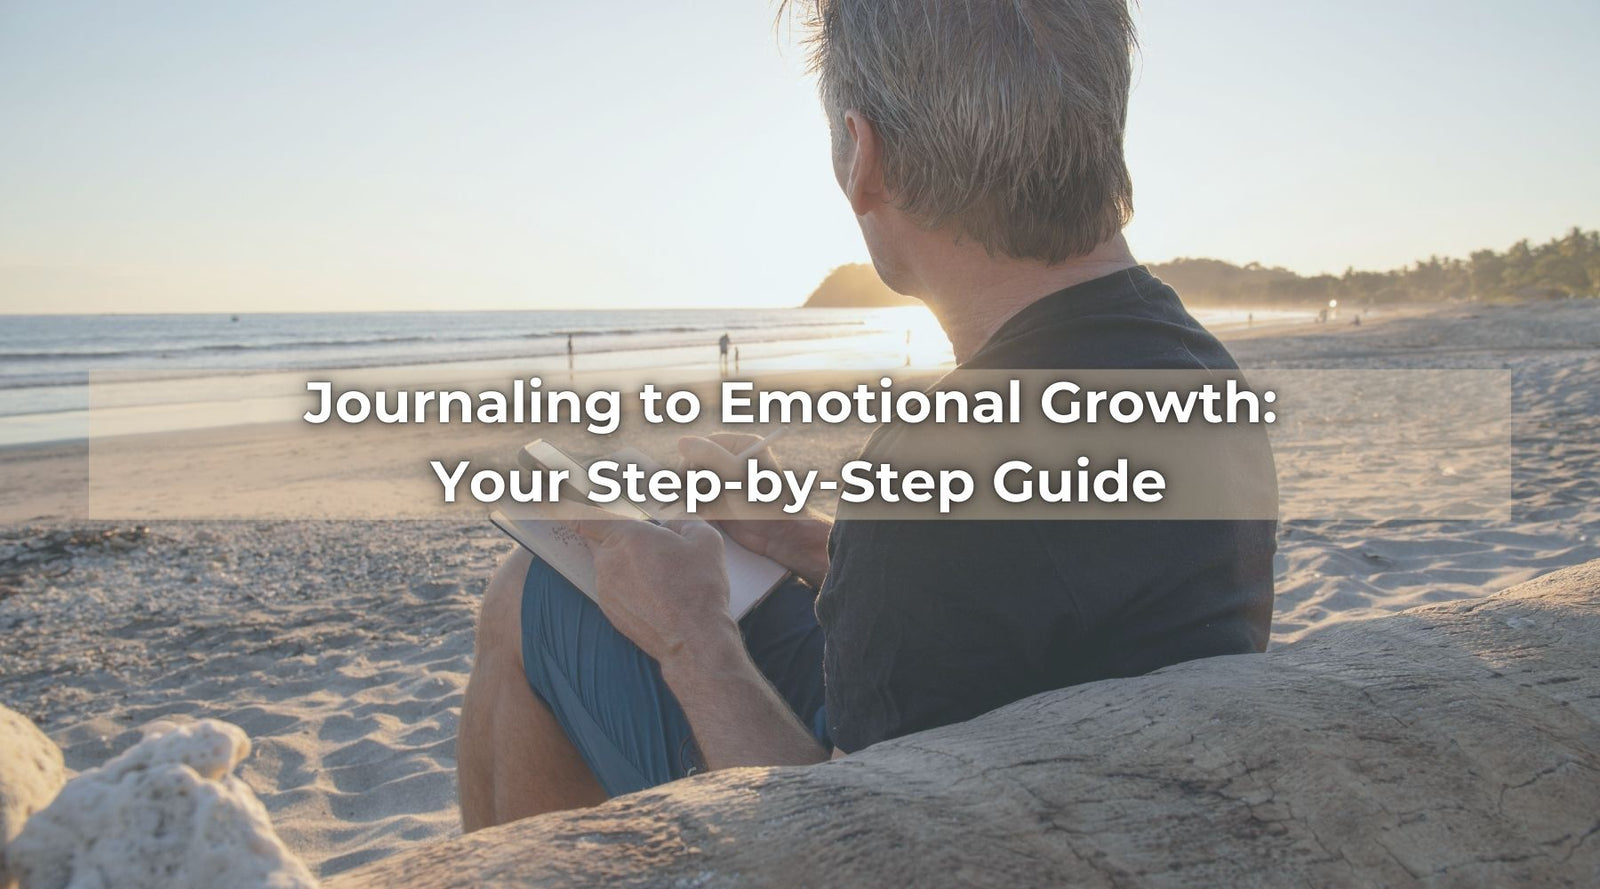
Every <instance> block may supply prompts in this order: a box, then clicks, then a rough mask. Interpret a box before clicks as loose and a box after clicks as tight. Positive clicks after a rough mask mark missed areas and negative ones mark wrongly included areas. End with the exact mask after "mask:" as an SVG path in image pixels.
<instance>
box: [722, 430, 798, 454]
mask: <svg viewBox="0 0 1600 889" xmlns="http://www.w3.org/2000/svg"><path fill="white" fill-rule="evenodd" d="M788 431H789V427H787V426H779V427H778V428H777V429H774V430H772V434H770V435H768V436H766V437H765V438H762V439H761V440H760V441H758V442H754V443H752V444H751V445H750V447H748V448H745V449H744V450H742V451H740V452H739V453H737V454H734V455H733V458H734V459H735V460H740V461H744V460H748V459H750V458H751V457H754V456H755V455H757V454H759V453H761V452H762V451H763V450H765V449H766V447H767V445H770V444H772V443H773V442H774V441H777V440H778V437H779V436H781V435H783V434H784V433H785V432H788Z"/></svg>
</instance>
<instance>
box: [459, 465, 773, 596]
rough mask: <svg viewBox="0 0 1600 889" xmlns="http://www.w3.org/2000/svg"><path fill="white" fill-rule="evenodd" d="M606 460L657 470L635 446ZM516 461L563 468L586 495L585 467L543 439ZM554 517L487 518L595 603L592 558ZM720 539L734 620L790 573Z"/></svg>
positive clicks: (650, 514) (526, 513)
mask: <svg viewBox="0 0 1600 889" xmlns="http://www.w3.org/2000/svg"><path fill="white" fill-rule="evenodd" d="M607 459H610V460H615V461H617V462H619V463H624V464H626V463H633V464H636V465H638V466H639V468H640V469H643V470H644V471H646V472H652V471H654V470H656V469H658V468H660V467H659V464H656V463H655V462H654V461H652V460H651V459H650V458H649V457H647V456H645V455H644V454H642V453H640V452H639V451H637V450H635V449H633V448H623V449H622V450H620V451H617V452H615V453H612V454H609V455H607ZM517 461H518V462H519V463H521V464H522V466H523V467H524V468H526V469H536V470H545V469H565V470H566V471H567V472H568V473H569V475H568V476H567V484H568V485H570V486H571V487H572V488H573V489H574V490H576V491H577V492H578V493H579V494H580V495H587V494H588V492H589V489H590V488H589V483H588V474H587V471H586V470H585V469H584V467H583V465H582V464H580V463H578V461H576V460H574V459H572V458H571V457H570V456H568V455H567V454H566V453H565V452H563V451H562V450H561V449H560V448H557V447H556V446H555V445H553V444H550V443H549V442H547V441H545V440H544V439H538V440H536V441H531V442H529V443H528V444H526V445H523V447H522V450H521V451H520V452H519V453H518V454H517ZM582 502H584V503H586V504H588V505H591V506H594V507H596V508H599V509H604V510H606V511H607V512H612V513H615V514H616V515H618V516H620V517H622V518H629V519H636V520H639V521H649V520H651V519H657V520H659V519H666V518H673V517H674V516H673V515H671V514H668V513H666V512H664V511H660V510H654V511H652V510H649V509H646V508H641V507H639V506H635V505H634V504H631V503H627V502H624V501H621V500H619V501H617V502H615V503H609V504H599V503H590V502H589V501H587V500H584V501H582ZM553 516H554V513H553V512H552V507H551V506H550V505H549V504H546V503H511V504H507V505H504V506H502V507H500V508H498V509H495V510H493V511H491V512H490V513H489V520H490V521H491V522H494V523H495V525H496V526H497V527H499V528H500V530H502V531H504V532H506V533H507V534H509V535H511V537H512V539H513V540H515V541H517V542H518V543H520V544H522V545H523V546H524V547H526V548H527V549H528V551H529V552H532V553H533V554H534V555H536V556H538V557H539V558H541V559H543V560H544V561H545V562H546V564H548V565H549V566H550V567H552V568H554V569H556V571H558V572H560V574H561V576H562V577H565V578H566V579H567V580H569V581H571V582H572V585H573V586H575V587H577V588H578V589H580V590H582V591H583V592H584V594H585V595H587V596H588V597H589V598H591V599H593V598H594V596H595V582H594V556H593V554H592V553H590V552H589V545H588V543H586V542H585V541H584V540H583V538H581V537H579V536H578V535H577V534H576V533H574V532H573V531H571V530H570V529H568V528H567V526H566V525H563V524H562V523H561V522H560V521H559V520H557V519H555V518H554V517H553ZM722 539H723V558H724V560H725V561H726V563H727V569H728V612H729V613H730V614H732V615H733V617H734V619H736V620H737V619H738V618H741V617H744V616H745V614H746V613H748V612H749V611H750V609H752V608H754V607H756V605H757V604H758V603H760V602H761V600H762V599H764V598H766V596H767V594H768V593H770V592H772V591H773V590H774V589H775V588H777V586H778V585H779V584H781V583H783V581H784V579H785V578H787V577H788V576H789V570H788V569H787V568H784V567H783V566H782V565H779V564H778V563H777V562H774V561H772V560H771V559H769V558H767V557H766V556H761V555H757V554H755V553H753V552H751V551H750V550H748V549H745V548H744V547H743V546H741V545H739V543H738V542H736V541H735V540H733V538H731V537H729V536H728V535H727V534H723V535H722Z"/></svg>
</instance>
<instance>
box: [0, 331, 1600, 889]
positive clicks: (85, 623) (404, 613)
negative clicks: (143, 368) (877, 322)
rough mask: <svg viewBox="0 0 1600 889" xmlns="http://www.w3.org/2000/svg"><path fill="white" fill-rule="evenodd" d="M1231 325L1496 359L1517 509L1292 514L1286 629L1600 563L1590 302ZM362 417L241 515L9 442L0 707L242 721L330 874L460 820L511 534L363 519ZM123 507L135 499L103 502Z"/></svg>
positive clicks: (104, 736) (69, 746) (1381, 355)
mask: <svg viewBox="0 0 1600 889" xmlns="http://www.w3.org/2000/svg"><path fill="white" fill-rule="evenodd" d="M1222 335H1223V338H1224V340H1225V342H1227V344H1228V345H1229V347H1230V349H1231V350H1232V351H1233V352H1234V354H1235V356H1236V357H1237V358H1238V359H1239V361H1240V363H1241V365H1243V366H1244V367H1245V368H1246V370H1247V371H1249V370H1253V369H1257V368H1259V369H1266V370H1270V369H1284V370H1296V371H1347V370H1362V369H1367V370H1374V369H1394V370H1402V369H1415V370H1421V369H1473V370H1494V371H1503V372H1505V373H1506V374H1507V375H1508V376H1509V379H1510V398H1511V408H1512V410H1511V416H1510V436H1511V439H1510V456H1511V465H1510V467H1509V473H1510V476H1509V477H1510V496H1509V503H1508V510H1507V512H1506V514H1505V515H1496V516H1494V517H1492V518H1486V519H1478V520H1471V519H1459V518H1457V519H1450V520H1424V519H1405V520H1400V519H1396V520H1386V521H1364V520H1360V519H1356V518H1348V519H1330V518H1327V517H1326V516H1319V517H1316V518H1312V519H1307V518H1303V517H1299V516H1297V515H1295V514H1294V512H1293V511H1286V512H1285V514H1284V517H1283V522H1282V525H1281V527H1280V531H1279V540H1278V556H1277V559H1276V577H1277V608H1276V613H1275V619H1274V626H1273V644H1275V645H1281V644H1284V643H1287V642H1290V641H1294V640H1296V639H1299V638H1302V637H1304V636H1306V635H1307V634H1310V633H1314V632H1316V631H1318V630H1319V629H1322V628H1327V627H1331V626H1335V625H1338V624H1341V623H1345V622H1348V621H1353V620H1360V619H1362V618H1366V617H1371V616H1375V615H1381V614H1387V613H1392V612H1396V611H1401V610H1404V609H1406V608H1410V607H1413V606H1416V605H1419V604H1424V603H1429V602H1437V601H1445V600H1454V599H1466V598H1476V597H1482V596H1486V595H1488V594H1490V593H1493V592H1496V591H1498V590H1501V589H1504V588H1506V587H1509V586H1511V585H1513V584H1516V583H1518V582H1521V581H1523V580H1527V579H1529V578H1531V577H1533V576H1535V575H1537V574H1541V573H1544V572H1547V571H1550V570H1553V569H1556V568H1560V567H1564V566H1568V565H1573V564H1578V563H1581V562H1584V561H1587V560H1590V559H1595V558H1600V539H1597V535H1600V386H1597V385H1596V384H1595V381H1596V380H1600V305H1596V303H1595V301H1593V300H1590V301H1552V302H1531V303H1524V304H1516V305H1479V304H1454V305H1449V306H1442V307H1428V308H1419V309H1414V310H1406V311H1394V312H1388V313H1385V314H1383V315H1379V316H1374V317H1372V318H1370V319H1365V323H1363V324H1361V325H1360V326H1354V325H1352V324H1351V323H1350V319H1349V318H1344V319H1338V320H1336V321H1335V322H1334V323H1330V324H1325V325H1310V324H1284V325H1278V326H1270V327H1269V326H1265V325H1262V326H1259V327H1253V328H1243V327H1238V326H1232V327H1229V328H1227V329H1225V330H1224V331H1223V332H1222ZM786 357H792V356H786ZM775 360H776V359H775ZM817 372H820V371H817ZM1366 422H1368V423H1370V424H1372V425H1373V426H1374V427H1376V426H1380V425H1382V424H1384V422H1385V418H1384V417H1383V416H1381V415H1378V416H1372V417H1368V418H1367V419H1366ZM867 431H868V430H866V429H862V428H859V427H853V426H852V427H842V428H839V429H833V430H826V431H823V430H815V429H807V430H800V431H797V432H796V433H794V434H792V435H790V436H788V437H787V438H786V439H785V440H784V441H783V442H782V443H781V446H780V447H779V448H778V450H779V452H780V453H781V454H784V455H786V456H787V458H788V459H790V460H792V461H794V462H795V463H801V464H804V463H812V464H817V463H825V462H828V461H836V460H837V459H838V457H839V455H841V454H850V453H853V452H854V450H855V449H857V448H859V446H860V444H861V442H862V440H863V439H864V437H865V435H866V433H867ZM516 433H517V430H514V429H511V430H500V431H497V432H496V433H495V434H494V436H492V437H489V438H484V439H479V438H474V437H473V436H474V435H475V432H474V431H472V430H465V431H462V430H456V431H453V432H451V435H452V436H453V437H451V438H449V439H448V440H443V441H440V442H438V444H440V446H447V447H449V448H455V449H458V450H459V451H460V452H462V453H466V452H469V451H474V450H475V451H476V452H479V453H482V454H483V455H485V456H484V459H492V457H491V456H490V455H496V454H498V455H502V456H503V455H505V454H506V453H508V452H509V450H511V449H513V448H514V447H515V445H516V443H517V441H516V438H515V435H516ZM1350 433H1351V434H1352V435H1356V436H1359V435H1360V434H1361V430H1360V429H1359V428H1357V429H1353V430H1350ZM292 434H293V433H291V432H289V431H283V432H281V433H277V432H272V431H270V430H266V429H263V428H261V427H243V426H227V425H222V426H216V427H212V428H205V429H196V430H189V431H186V432H185V433H184V434H182V435H177V436H175V435H172V434H170V433H169V434H166V435H165V436H161V435H151V436H129V437H127V438H124V439H113V440H112V441H111V442H110V443H109V445H108V444H107V443H102V442H98V441H97V442H96V445H95V448H96V449H101V448H106V451H105V452H104V453H103V455H102V456H105V457H107V458H108V459H109V458H111V457H115V458H117V459H121V460H126V461H129V464H130V465H140V466H144V467H147V471H148V472H149V473H150V474H151V475H152V476H154V477H157V478H161V477H164V476H163V473H165V474H167V475H168V476H170V477H171V478H173V479H178V478H191V477H192V474H193V473H194V472H196V471H198V470H197V467H196V466H195V464H196V462H199V461H212V462H215V463H218V464H224V463H228V462H229V461H225V460H223V459H222V458H221V457H219V456H218V455H231V460H232V461H233V463H232V465H235V466H244V467H248V466H250V465H252V464H253V463H254V462H255V461H257V460H260V459H264V456H263V455H266V454H269V453H283V452H285V451H287V450H291V449H292V448H293V446H294V444H293V439H292V437H291V436H292ZM373 434H374V433H370V432H365V431H363V432H361V433H359V434H358V433H353V435H355V436H356V437H353V438H352V439H351V440H350V446H349V447H348V448H345V449H343V453H344V456H343V458H342V459H338V460H332V459H329V460H318V461H313V463H314V465H308V466H306V467H305V469H304V471H303V473H302V474H301V475H300V476H299V477H297V478H296V479H294V480H293V483H292V484H286V483H285V481H284V480H283V479H281V478H276V477H274V478H271V479H267V480H263V481H262V482H261V483H260V485H259V487H255V488H252V487H250V486H249V483H248V479H246V480H245V482H242V483H241V484H243V485H244V487H243V488H242V489H241V490H243V491H244V494H243V495H242V496H246V497H248V498H249V499H250V500H251V502H252V504H253V505H254V507H255V508H256V510H257V511H256V512H255V513H253V515H254V516H255V517H253V518H248V519H239V518H233V519H218V518H213V519H205V520H186V521H176V520H171V519H168V518H165V517H164V515H166V514H174V515H175V514H197V513H205V512H206V510H207V509H213V510H214V511H215V513H216V514H222V515H227V514H233V515H238V514H239V513H237V512H236V511H233V512H230V510H231V509H232V507H231V506H230V505H229V504H221V505H218V504H217V503H212V504H210V505H209V506H208V504H207V503H206V502H202V501H199V500H196V499H194V497H193V496H192V495H191V496H188V497H187V499H186V496H185V495H182V494H181V493H174V494H173V497H174V500H173V502H172V503H170V504H165V505H164V507H163V505H162V504H142V505H141V504H115V503H112V504H110V505H108V504H107V501H105V500H103V499H102V500H101V501H100V505H99V506H98V507H97V508H95V509H91V508H89V506H88V504H87V501H88V500H89V499H90V495H91V493H92V486H91V485H90V484H89V481H88V475H89V472H88V469H87V464H88V462H89V456H90V455H89V451H90V449H89V447H88V446H87V445H84V444H82V443H72V442H56V443H36V444H26V445H17V446H13V447H8V448H4V449H0V634H3V638H4V640H5V641H4V644H3V646H0V703H4V704H5V705H7V706H10V707H12V708H14V709H16V710H17V711H19V712H21V713H22V714H24V715H26V716H28V717H30V718H31V719H33V720H34V721H35V722H36V723H37V724H38V725H39V726H40V727H41V728H42V729H43V730H44V731H45V732H46V733H47V734H48V735H50V737H51V738H52V739H54V740H55V741H56V742H57V743H58V744H59V745H60V746H61V747H62V748H63V750H64V751H65V754H66V757H67V764H68V766H69V767H72V768H76V769H83V768H88V767H92V766H95V765H98V764H99V763H100V762H102V761H103V760H104V759H106V758H107V757H108V756H110V755H113V754H115V753H116V752H119V751H121V750H123V749H125V748H127V747H128V746H129V745H130V744H132V743H133V742H134V741H135V740H137V738H138V736H139V735H138V727H139V726H140V725H142V724H144V723H146V722H148V721H150V720H154V719H158V718H168V717H174V716H176V717H188V718H203V717H213V718H219V719H224V720H227V721H229V722H232V723H235V724H237V725H239V726H240V727H242V728H243V729H244V730H245V731H246V732H247V733H248V734H249V735H250V737H251V739H252V741H253V743H254V752H253V754H252V755H251V757H250V758H249V759H248V760H247V761H246V762H245V764H244V766H243V767H242V771H241V775H242V777H243V778H244V780H245V781H246V782H247V783H248V784H250V786H251V787H252V788H253V789H254V790H255V791H256V792H257V793H258V794H259V795H260V797H261V799H262V801H263V802H264V803H265V805H266V807H267V809H268V811H269V812H270V813H271V815H272V818H273V821H274V823H275V825H276V827H277V830H278V832H279V834H280V835H281V836H282V837H283V839H284V840H285V842H286V843H287V844H288V845H289V846H290V847H291V848H292V849H294V850H295V851H296V852H298V853H299V854H300V855H301V856H302V857H304V858H305V859H306V861H307V863H308V864H310V865H311V867H312V868H313V870H314V871H315V872H316V873H317V874H318V875H319V876H323V877H326V876H330V875H333V874H336V873H340V872H342V871H345V870H347V869H349V868H351V867H354V866H357V865H359V864H362V863H365V862H368V861H372V860H376V859H378V858H382V857H384V856H386V855H389V854H391V853H393V852H395V851H397V850H400V849H403V848H406V847H409V846H411V845H414V844H416V843H420V842H423V841H426V840H430V839H435V838H440V837H445V836H450V835H453V834H455V833H458V832H459V820H458V816H457V813H456V809H455V776H454V771H455V753H454V750H455V731H456V717H457V713H458V710H459V705H460V700H461V691H462V688H463V687H464V685H465V682H466V678H467V673H468V670H469V668H470V665H471V657H472V638H473V621H474V619H475V613H476V606H477V602H478V600H479V597H480V595H481V593H482V590H483V586H484V583H485V580H486V578H487V577H488V575H489V573H490V571H491V570H492V569H493V567H494V565H495V563H496V562H497V560H498V559H499V558H500V557H501V556H502V555H503V554H504V553H505V552H507V551H508V549H509V544H508V543H507V541H506V540H505V538H504V537H503V536H502V535H501V534H500V533H499V532H498V531H496V530H495V529H494V528H493V527H491V526H490V525H488V524H487V523H486V522H484V521H483V520H482V519H481V517H480V516H478V515H476V514H470V513H469V512H467V511H464V510H463V511H460V512H456V513H450V514H440V513H436V512H434V511H427V510H423V511H418V512H416V514H414V515H409V517H407V518H405V519H403V520H401V519H392V518H391V519H378V518H371V517H352V516H351V510H350V508H349V504H350V501H351V500H352V499H361V498H364V497H368V496H369V495H370V500H369V501H368V502H365V503H364V507H365V511H366V513H367V514H368V515H383V514H390V513H392V514H408V511H407V509H406V507H407V506H408V504H407V503H406V502H405V501H404V500H403V499H396V500H395V501H394V502H393V503H388V502H387V501H385V500H384V499H383V498H384V497H391V498H398V497H399V496H400V495H396V494H394V493H393V489H392V488H390V487H386V482H387V481H388V480H391V479H392V478H393V477H395V476H396V475H399V474H404V473H408V472H409V473H415V474H419V475H420V474H421V473H422V472H423V471H424V470H423V469H422V467H420V466H417V465H416V464H415V462H414V461H413V460H411V459H410V457H408V456H405V455H400V454H394V453H389V452H386V451H385V450H383V449H382V448H379V447H377V446H376V445H375V443H374V442H375V440H374V442H369V441H367V440H366V439H365V438H362V437H360V436H362V435H373ZM662 434H663V435H665V433H662ZM654 444H656V445H657V446H658V447H661V446H666V445H667V444H669V443H667V442H665V441H664V440H663V441H657V442H654ZM369 445H370V446H369ZM647 449H648V448H647ZM214 468H221V467H220V466H219V467H214ZM1282 468H1283V467H1280V470H1282ZM1336 477H1337V473H1329V474H1327V475H1326V477H1325V479H1324V480H1322V481H1319V478H1322V477H1320V476H1307V477H1306V478H1305V479H1302V480H1301V481H1300V482H1299V484H1300V485H1301V486H1302V487H1307V486H1309V487H1315V486H1316V485H1318V484H1326V485H1330V486H1331V485H1334V484H1336V483H1337V481H1336ZM170 487H173V488H174V489H176V487H177V486H175V485H174V486H170ZM386 492H387V493H386ZM1310 493H1311V495H1315V494H1316V493H1317V492H1316V491H1314V490H1313V491H1311V492H1310ZM1406 495H1407V496H1408V497H1410V498H1412V499H1415V500H1418V501H1422V502H1423V505H1424V506H1426V501H1427V500H1428V499H1429V498H1435V497H1437V498H1444V497H1448V496H1450V494H1449V492H1448V491H1447V490H1445V489H1443V488H1440V489H1437V491H1436V490H1435V489H1434V488H1432V487H1429V486H1421V487H1420V488H1419V489H1417V490H1410V491H1407V492H1406ZM1296 502H1308V501H1305V500H1301V501H1296ZM274 503H277V504H280V505H281V509H274V508H273V504H274ZM144 507H148V508H150V509H151V510H152V511H151V513H150V517H149V518H147V519H146V518H139V517H138V513H139V510H140V509H141V508H144ZM158 507H160V508H158ZM112 513H118V514H127V515H131V516H133V517H132V518H127V519H121V518H119V519H101V518H96V517H95V516H96V515H100V514H104V515H110V514H112Z"/></svg>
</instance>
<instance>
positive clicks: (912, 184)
mask: <svg viewBox="0 0 1600 889" xmlns="http://www.w3.org/2000/svg"><path fill="white" fill-rule="evenodd" d="M794 2H795V3H796V7H797V9H798V12H799V18H800V20H801V21H802V22H803V23H804V24H805V25H806V26H808V27H809V29H810V31H811V33H810V36H809V39H808V43H809V45H810V49H811V68H812V70H813V71H814V72H815V73H816V74H817V75H818V80H819V82H820V87H821V91H822V102H823V106H824V108H825V109H826V110H827V112H828V116H829V118H830V122H831V124H832V126H833V127H834V132H835V139H836V145H837V144H839V143H840V142H841V141H842V139H843V136H842V135H841V133H840V130H841V129H842V127H843V120H844V113H845V111H847V110H850V109H854V110H856V111H858V112H860V113H861V114H862V115H863V116H865V117H866V118H867V120H869V121H871V122H872V125H873V127H874V128H875V130H876V131H877V133H878V135H879V138H880V140H881V141H882V144H883V175H884V184H885V186H886V187H887V188H888V189H889V191H890V193H891V194H892V195H893V196H894V199H895V202H896V204H897V206H899V207H900V209H902V210H903V211H905V212H906V213H907V214H908V215H910V216H911V217H912V218H913V219H916V220H918V221H919V222H920V223H922V224H923V225H925V226H927V227H929V228H936V227H940V226H946V225H949V226H952V227H954V228H956V229H958V230H959V231H961V232H962V233H963V234H964V235H965V236H967V237H970V238H972V239H973V240H975V241H977V242H978V243H980V244H982V245H983V246H984V247H985V248H986V249H988V250H989V252H990V253H1002V254H1005V255H1008V256H1013V257H1017V258H1023V259H1038V260H1043V261H1045V262H1049V263H1055V262H1060V261H1062V260H1064V259H1068V258H1070V257H1073V256H1081V255H1083V254H1086V253H1088V252H1090V251H1091V250H1093V249H1094V248H1095V247H1096V246H1097V245H1099V244H1101V243H1103V242H1104V241H1106V240H1109V239H1110V238H1112V237H1113V236H1115V235H1116V234H1117V233H1118V232H1119V231H1121V230H1122V228H1123V227H1124V226H1125V225H1127V223H1128V220H1129V218H1130V217H1131V216H1132V214H1133V183H1132V181H1131V179H1130V177H1129V175H1128V167H1127V162H1126V161H1125V159H1124V158H1123V150H1122V140H1123V131H1124V129H1125V127H1126V123H1127V114H1128V90H1129V88H1130V85H1131V81H1132V78H1133V59H1132V55H1133V50H1134V48H1135V46H1136V43H1137V40H1136V37H1135V35H1134V27H1133V20H1132V16H1131V15H1130V14H1129V11H1128V4H1127V2H1126V0H794ZM783 5H784V6H785V7H787V5H788V0H784V4H783ZM781 14H782V13H781V12H780V15H781Z"/></svg>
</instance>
